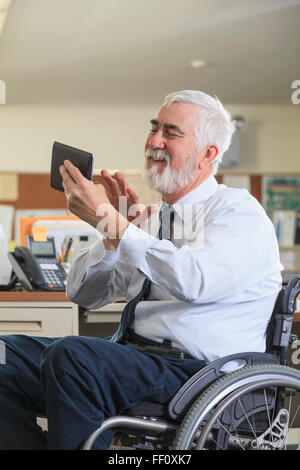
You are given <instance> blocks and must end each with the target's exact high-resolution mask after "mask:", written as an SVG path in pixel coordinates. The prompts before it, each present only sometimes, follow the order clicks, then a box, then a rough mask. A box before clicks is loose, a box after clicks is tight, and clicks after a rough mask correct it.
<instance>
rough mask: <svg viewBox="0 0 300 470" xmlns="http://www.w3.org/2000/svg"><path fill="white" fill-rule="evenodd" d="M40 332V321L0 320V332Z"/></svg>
mask: <svg viewBox="0 0 300 470" xmlns="http://www.w3.org/2000/svg"><path fill="white" fill-rule="evenodd" d="M1 330H5V331H41V330H42V322H41V321H31V320H28V321H23V320H22V321H19V320H8V321H6V320H0V331H1Z"/></svg>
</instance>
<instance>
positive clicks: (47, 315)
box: [0, 291, 78, 337]
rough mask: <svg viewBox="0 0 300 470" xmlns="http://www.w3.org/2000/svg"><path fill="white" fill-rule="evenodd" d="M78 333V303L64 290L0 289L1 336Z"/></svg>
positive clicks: (66, 334)
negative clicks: (10, 290) (70, 299)
mask: <svg viewBox="0 0 300 470" xmlns="http://www.w3.org/2000/svg"><path fill="white" fill-rule="evenodd" d="M8 334H25V335H30V336H47V337H61V336H68V335H78V306H77V305H76V304H74V303H72V302H70V301H69V300H68V298H67V297H66V295H65V293H64V292H27V291H21V292H0V335H8Z"/></svg>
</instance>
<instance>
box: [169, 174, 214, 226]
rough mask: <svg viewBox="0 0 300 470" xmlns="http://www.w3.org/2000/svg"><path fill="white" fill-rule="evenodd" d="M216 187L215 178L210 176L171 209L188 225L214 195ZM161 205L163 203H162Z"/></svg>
mask: <svg viewBox="0 0 300 470" xmlns="http://www.w3.org/2000/svg"><path fill="white" fill-rule="evenodd" d="M218 186H219V183H218V182H217V180H216V178H215V177H214V176H213V175H210V176H209V177H208V178H207V179H206V180H205V181H203V183H201V184H200V185H199V186H197V187H196V188H195V189H193V190H192V191H190V192H189V193H187V194H185V195H184V196H183V197H182V198H180V199H178V201H176V202H175V204H173V206H172V207H173V208H174V210H175V212H176V214H177V215H178V216H179V217H180V218H181V219H182V220H183V221H184V223H190V222H191V221H192V219H193V218H194V217H195V216H196V215H197V213H198V212H199V211H200V210H201V209H203V204H204V203H205V202H206V201H207V200H208V199H209V198H210V197H211V196H213V195H214V194H215V193H216V191H217V189H218ZM163 204H165V203H164V202H163V201H162V205H163ZM189 206H190V207H191V206H192V207H191V210H189Z"/></svg>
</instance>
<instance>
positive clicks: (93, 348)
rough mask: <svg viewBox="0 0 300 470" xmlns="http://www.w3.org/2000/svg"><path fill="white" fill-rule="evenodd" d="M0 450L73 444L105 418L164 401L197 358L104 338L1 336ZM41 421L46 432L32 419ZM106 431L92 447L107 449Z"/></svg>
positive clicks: (109, 434)
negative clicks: (143, 349)
mask: <svg viewBox="0 0 300 470" xmlns="http://www.w3.org/2000/svg"><path fill="white" fill-rule="evenodd" d="M0 340H1V341H4V342H5V344H6V364H0V436H1V437H0V449H7V450H8V449H9V450H11V449H37V450H40V449H78V448H80V445H81V444H82V442H83V441H84V440H85V439H86V438H87V437H88V435H89V434H90V433H91V432H93V431H94V430H95V429H96V428H98V427H99V426H100V425H101V423H102V422H103V421H104V420H105V419H106V418H108V417H110V416H115V415H117V414H121V413H123V412H124V410H126V409H129V408H131V407H133V406H134V405H135V404H136V403H138V402H139V401H142V400H149V401H155V402H157V403H165V402H167V401H168V400H169V399H170V398H171V397H172V396H173V395H174V394H175V392H176V391H177V390H178V389H179V388H180V387H181V385H182V384H183V383H184V382H185V381H186V380H187V379H188V378H189V377H190V376H191V375H192V374H194V373H195V372H196V371H197V370H199V369H201V367H203V366H204V362H203V361H198V360H193V359H169V358H166V357H162V356H158V355H154V354H144V353H142V352H139V351H136V350H135V349H133V348H130V347H129V346H124V345H121V344H116V343H113V342H111V341H109V340H106V339H101V338H90V337H82V336H67V337H65V338H37V337H30V336H23V335H9V336H1V337H0ZM37 415H45V416H47V418H48V436H46V434H45V433H43V431H42V430H41V428H40V427H39V426H38V425H37V424H36V416H37ZM112 435H113V433H112V432H111V431H108V432H106V433H104V434H103V436H100V437H99V438H98V440H97V441H96V444H95V447H94V448H95V449H107V447H108V446H109V444H110V442H111V439H112Z"/></svg>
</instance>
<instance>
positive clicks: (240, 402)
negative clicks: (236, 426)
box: [238, 398, 257, 439]
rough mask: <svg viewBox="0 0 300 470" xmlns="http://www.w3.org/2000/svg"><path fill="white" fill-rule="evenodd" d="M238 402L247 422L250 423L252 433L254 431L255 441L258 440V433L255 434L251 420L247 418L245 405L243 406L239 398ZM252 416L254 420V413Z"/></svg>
mask: <svg viewBox="0 0 300 470" xmlns="http://www.w3.org/2000/svg"><path fill="white" fill-rule="evenodd" d="M238 402H239V404H240V407H241V408H242V410H243V413H244V416H245V418H246V420H247V422H248V424H249V426H250V428H251V431H252V433H253V435H254V437H255V439H257V435H256V432H255V430H254V429H253V426H252V425H251V423H250V420H249V418H248V416H247V413H246V412H245V409H244V407H243V405H242V403H241V400H240V398H238ZM251 416H252V418H253V413H251Z"/></svg>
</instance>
